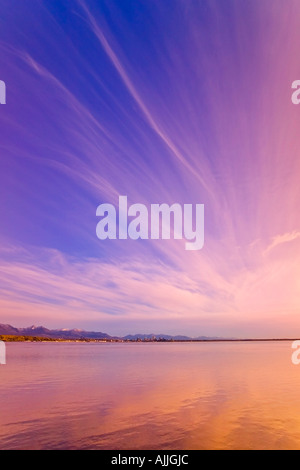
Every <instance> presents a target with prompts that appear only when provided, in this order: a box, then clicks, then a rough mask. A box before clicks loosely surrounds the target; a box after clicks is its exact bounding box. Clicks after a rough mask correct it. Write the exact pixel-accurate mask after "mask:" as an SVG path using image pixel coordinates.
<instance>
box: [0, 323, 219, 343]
mask: <svg viewBox="0 0 300 470" xmlns="http://www.w3.org/2000/svg"><path fill="white" fill-rule="evenodd" d="M0 335H7V336H36V337H39V338H53V339H70V340H76V339H99V340H102V339H108V340H109V339H120V340H127V341H136V340H138V339H141V340H142V341H146V340H151V339H153V338H154V337H155V338H161V339H164V340H167V341H171V340H175V341H190V340H192V339H193V340H198V341H200V340H201V341H205V340H212V339H219V338H208V337H206V336H200V337H198V338H189V337H188V336H171V335H165V334H159V335H156V334H148V335H145V334H136V335H127V336H125V337H116V336H110V335H108V334H106V333H102V332H96V331H85V330H78V329H73V330H68V329H62V330H49V329H48V328H45V327H44V326H34V325H32V326H29V327H28V328H16V327H14V326H11V325H4V324H0Z"/></svg>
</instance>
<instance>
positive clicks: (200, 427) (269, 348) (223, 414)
mask: <svg viewBox="0 0 300 470" xmlns="http://www.w3.org/2000/svg"><path fill="white" fill-rule="evenodd" d="M291 354H292V350H291V344H290V343H289V342H282V343H278V342H272V343H258V342H253V343H176V344H172V343H171V344H170V343H166V344H157V343H153V344H138V343H137V344H103V343H102V344H101V343H100V344H96V343H33V344H32V343H8V344H7V365H6V366H0V449H118V450H123V449H130V450H132V449H171V450H175V449H184V450H189V449H300V400H299V391H300V366H298V367H297V366H294V365H292V363H291Z"/></svg>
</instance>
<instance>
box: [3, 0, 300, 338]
mask: <svg viewBox="0 0 300 470" xmlns="http://www.w3.org/2000/svg"><path fill="white" fill-rule="evenodd" d="M299 31H300V3H299V1H298V0H289V2H282V0H272V5H271V3H270V1H269V0H244V1H243V2H241V1H240V0H227V1H226V2H224V1H222V0H163V1H162V0H143V1H136V0H125V1H120V0H101V2H100V1H95V0H89V1H87V0H74V1H72V2H70V1H67V0H60V1H56V2H53V1H50V0H10V1H9V2H7V1H6V0H0V80H2V81H4V82H5V83H6V88H7V104H6V105H0V221H1V222H0V323H9V324H12V325H14V326H18V327H24V326H29V325H31V324H35V325H44V326H46V327H49V328H83V329H88V330H91V329H92V330H97V331H104V332H106V333H109V334H113V335H125V334H130V333H131V334H134V333H155V334H159V333H165V334H167V333H169V334H186V335H189V336H193V337H196V336H200V335H201V336H222V337H245V338H250V337H257V338H264V337H271V338H272V337H293V338H295V337H300V315H299V313H300V295H299V294H300V276H299V266H300V222H299V220H300V219H299V206H300V185H299V171H300V159H299V155H300V142H299V131H298V130H299V126H300V107H299V108H298V107H297V106H295V105H293V104H292V102H291V95H292V90H291V84H292V82H293V81H295V80H297V79H300V62H299V50H300V34H299ZM120 195H123V196H127V197H128V202H129V204H134V203H141V204H144V205H146V206H147V207H150V205H151V204H162V203H166V204H170V205H171V204H173V203H178V204H182V205H183V204H194V205H195V204H204V205H205V245H204V248H203V249H202V250H199V251H186V250H185V249H184V240H137V241H133V240H105V241H101V240H99V239H98V238H97V236H96V225H97V222H98V219H97V217H96V209H97V207H98V206H99V205H100V204H103V203H110V204H113V205H115V206H116V207H117V205H118V199H119V196H120Z"/></svg>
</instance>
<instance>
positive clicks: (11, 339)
mask: <svg viewBox="0 0 300 470" xmlns="http://www.w3.org/2000/svg"><path fill="white" fill-rule="evenodd" d="M298 340H299V338H268V339H267V338H264V339H257V338H253V339H189V340H175V339H170V340H169V339H139V338H138V339H118V338H109V339H101V338H99V339H89V338H80V339H66V338H47V337H39V336H13V335H0V341H4V342H6V343H122V344H123V343H125V344H126V343H131V344H132V343H139V344H140V343H143V344H148V343H271V342H291V341H298Z"/></svg>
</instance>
